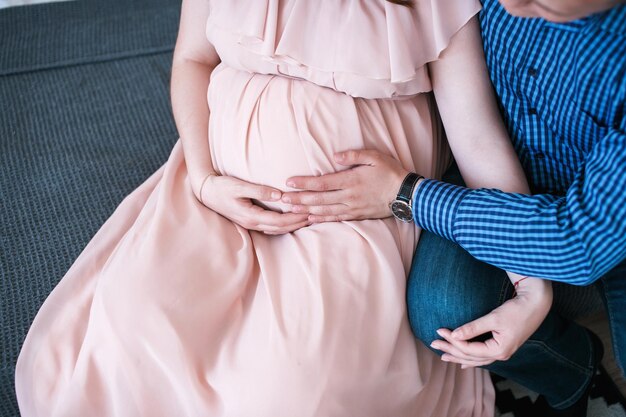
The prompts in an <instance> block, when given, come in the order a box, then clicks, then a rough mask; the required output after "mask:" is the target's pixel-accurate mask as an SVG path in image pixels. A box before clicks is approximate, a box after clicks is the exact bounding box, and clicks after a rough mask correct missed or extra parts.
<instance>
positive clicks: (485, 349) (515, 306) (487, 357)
mask: <svg viewBox="0 0 626 417" xmlns="http://www.w3.org/2000/svg"><path fill="white" fill-rule="evenodd" d="M517 287H518V288H517V293H516V295H515V296H514V297H513V298H511V299H510V300H508V301H506V302H505V303H504V304H502V305H501V306H500V307H498V308H496V309H495V310H493V311H492V312H491V313H489V314H487V315H486V316H483V317H481V318H479V319H477V320H474V321H472V322H470V323H467V324H465V325H463V326H461V327H459V328H457V329H456V330H454V331H450V330H448V329H439V330H438V331H437V333H438V334H439V335H440V336H441V337H442V338H443V340H435V341H434V342H433V343H432V344H431V347H433V348H434V349H437V350H440V351H442V352H443V353H444V354H443V356H442V357H441V360H443V361H445V362H455V363H459V364H461V365H462V368H471V367H477V366H485V365H489V364H491V363H493V362H495V361H506V360H508V359H509V358H510V357H511V356H512V355H513V354H514V353H515V352H516V351H517V349H519V347H520V346H521V345H522V344H524V342H526V340H528V338H529V337H530V336H531V335H532V334H533V333H534V332H535V331H536V330H537V328H539V326H540V325H541V323H542V322H543V320H544V319H545V318H546V316H547V315H548V312H549V311H550V307H551V306H552V283H551V282H550V281H545V280H542V279H538V278H527V279H524V280H523V282H520V283H519V285H518V286H517ZM485 333H491V335H492V337H491V338H489V339H487V340H485V341H472V339H474V338H476V337H477V336H480V335H483V334H485Z"/></svg>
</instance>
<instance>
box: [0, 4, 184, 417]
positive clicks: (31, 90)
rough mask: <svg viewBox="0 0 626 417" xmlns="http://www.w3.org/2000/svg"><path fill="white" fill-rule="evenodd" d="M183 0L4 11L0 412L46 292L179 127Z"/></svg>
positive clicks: (8, 406) (11, 402)
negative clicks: (175, 87)
mask: <svg viewBox="0 0 626 417" xmlns="http://www.w3.org/2000/svg"><path fill="white" fill-rule="evenodd" d="M179 9H180V0H107V1H106V2H105V1H100V0H81V1H76V2H67V3H54V4H45V5H37V6H28V7H19V8H13V9H4V10H1V11H0V416H3V417H5V416H6V417H11V416H17V415H19V413H18V409H17V404H16V400H15V393H14V382H13V381H14V371H15V361H16V360H17V355H18V353H19V349H20V346H21V344H22V342H23V340H24V337H25V336H26V332H27V330H28V327H29V325H30V323H31V322H32V320H33V318H34V316H35V314H36V313H37V310H38V309H39V307H40V306H41V304H42V303H43V301H44V300H45V298H46V296H47V295H48V294H49V293H50V291H51V290H52V289H53V288H54V286H55V285H56V283H57V282H58V281H59V280H60V279H61V277H62V276H63V275H64V273H65V271H66V270H67V269H68V268H69V267H70V265H71V264H72V262H73V260H74V259H75V258H76V257H77V256H78V254H79V253H80V252H81V250H82V249H83V247H84V246H85V245H86V244H87V242H88V241H89V239H90V238H91V237H92V236H93V234H94V233H95V232H96V231H97V230H98V228H99V227H100V225H101V224H102V223H103V222H104V221H105V220H106V219H107V217H108V216H109V215H110V214H111V213H112V212H113V210H114V209H115V207H116V206H117V205H118V204H119V202H120V201H121V200H122V199H123V198H124V196H126V195H127V194H128V193H129V192H130V191H132V190H133V189H134V188H135V187H137V186H138V185H139V184H140V183H141V182H143V180H145V179H146V178H147V177H148V176H149V175H150V174H151V173H153V172H154V171H155V170H156V169H158V167H159V166H160V165H161V164H162V163H163V162H165V160H166V159H167V156H168V154H169V151H170V149H171V147H172V145H173V144H174V142H175V140H176V138H177V133H176V128H175V126H174V123H173V119H172V116H171V110H170V107H169V94H168V88H169V73H170V67H171V51H172V50H173V46H174V42H175V38H176V31H177V26H178V18H179Z"/></svg>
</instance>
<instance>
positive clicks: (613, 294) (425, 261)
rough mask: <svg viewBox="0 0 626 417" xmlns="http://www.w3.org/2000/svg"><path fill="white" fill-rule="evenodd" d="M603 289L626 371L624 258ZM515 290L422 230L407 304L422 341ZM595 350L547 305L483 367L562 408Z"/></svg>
mask: <svg viewBox="0 0 626 417" xmlns="http://www.w3.org/2000/svg"><path fill="white" fill-rule="evenodd" d="M451 182H457V183H458V182H459V181H451ZM600 288H601V291H602V293H603V298H604V301H605V306H606V309H607V313H608V317H609V321H610V327H611V332H612V338H613V346H614V350H615V354H616V358H617V361H618V363H619V365H620V367H621V369H622V372H624V364H625V363H624V360H625V359H626V262H622V263H621V264H620V265H619V266H618V267H616V268H615V269H613V270H612V271H610V272H609V273H608V274H607V275H606V276H605V277H603V278H602V279H601V286H600ZM512 294H513V286H512V285H511V283H510V281H509V279H508V277H507V275H506V273H505V272H503V271H502V270H500V269H498V268H496V267H494V266H491V265H488V264H485V263H483V262H480V261H478V260H476V259H475V258H473V257H472V256H471V255H469V254H468V253H467V252H466V251H465V250H464V249H463V248H461V247H460V246H459V245H457V244H455V243H452V242H450V241H448V240H446V239H443V238H441V237H439V236H436V235H434V234H432V233H429V232H426V231H423V232H422V235H421V238H420V241H419V244H418V247H417V250H416V252H415V257H414V259H413V266H412V268H411V273H410V275H409V281H408V285H407V306H408V314H409V320H410V323H411V327H412V329H413V333H414V334H415V336H416V337H417V338H418V339H420V340H421V341H422V342H424V343H425V344H426V346H429V345H430V343H431V342H432V341H433V340H435V339H438V338H439V336H438V335H437V333H436V330H437V329H440V328H448V329H454V328H456V327H459V326H460V325H462V324H465V323H467V322H469V321H472V320H475V319H477V318H479V317H481V316H483V315H485V314H487V313H489V312H490V311H492V310H493V309H495V308H496V307H498V306H499V305H500V304H502V303H503V302H504V301H506V300H507V299H508V298H510V297H511V296H512ZM511 325H513V326H514V325H515V323H511ZM435 352H436V353H438V354H440V353H441V352H439V351H435ZM593 354H594V353H593V347H592V342H591V338H590V336H589V333H588V332H587V330H586V329H584V328H583V327H581V326H579V325H578V324H576V323H574V322H573V321H570V320H568V319H565V318H564V317H562V316H560V315H559V314H558V313H556V312H555V311H551V312H550V313H549V314H548V316H547V317H546V319H545V320H544V322H543V323H542V325H541V326H540V327H539V329H538V330H537V331H536V332H535V333H534V334H533V335H532V336H531V337H530V339H529V340H528V341H527V342H526V343H525V344H524V345H522V346H521V347H520V349H519V350H518V351H517V352H516V353H515V354H514V355H513V356H512V357H511V358H510V359H509V360H508V361H506V362H495V363H493V364H491V365H489V366H486V367H485V368H486V369H488V370H489V371H491V372H493V373H495V374H498V375H500V376H503V377H505V378H508V379H511V380H513V381H515V382H517V383H519V384H521V385H523V386H525V387H527V388H528V389H531V390H533V391H535V392H538V393H540V394H542V395H544V396H545V397H546V400H547V401H548V403H549V404H550V405H551V406H552V407H554V408H566V407H569V406H570V405H572V404H574V403H575V402H576V401H577V400H578V399H579V398H580V397H581V395H582V394H583V393H584V392H585V390H586V388H587V386H588V385H589V383H590V381H591V377H592V376H593V375H592V373H593V368H594V365H593V362H594V361H593Z"/></svg>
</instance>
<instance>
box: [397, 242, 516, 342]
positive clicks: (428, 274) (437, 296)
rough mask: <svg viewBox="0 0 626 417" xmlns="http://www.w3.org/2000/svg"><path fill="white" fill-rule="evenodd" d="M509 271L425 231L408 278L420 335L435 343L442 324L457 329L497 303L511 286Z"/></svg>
mask: <svg viewBox="0 0 626 417" xmlns="http://www.w3.org/2000/svg"><path fill="white" fill-rule="evenodd" d="M509 286H510V284H509V283H508V278H507V277H506V274H505V273H504V272H503V271H501V270H499V269H497V268H495V267H493V266H491V265H487V264H484V263H482V262H480V261H478V260H476V259H475V258H473V257H472V256H471V255H469V254H468V253H467V252H466V251H465V250H463V249H462V248H461V247H460V246H458V245H456V244H455V243H453V242H449V241H447V240H445V239H443V238H440V237H438V236H435V235H433V234H432V233H424V235H423V236H422V240H421V241H420V244H419V246H418V249H417V251H416V253H415V257H414V259H413V265H412V268H411V273H410V275H409V280H408V283H407V309H408V316H409V322H410V324H411V328H412V330H413V333H414V334H415V336H416V337H417V338H418V339H420V340H421V341H423V342H424V343H426V344H427V345H428V344H430V343H431V342H432V341H433V340H435V339H437V338H439V336H438V335H437V330H438V329H440V328H449V329H454V328H456V327H458V326H461V325H463V324H465V323H467V322H469V321H472V320H474V319H476V318H478V317H481V316H482V315H484V314H487V313H488V312H490V311H491V310H493V309H494V308H496V307H497V306H498V305H500V303H501V302H502V300H503V299H504V298H505V296H506V294H505V293H506V291H508V290H510V287H509Z"/></svg>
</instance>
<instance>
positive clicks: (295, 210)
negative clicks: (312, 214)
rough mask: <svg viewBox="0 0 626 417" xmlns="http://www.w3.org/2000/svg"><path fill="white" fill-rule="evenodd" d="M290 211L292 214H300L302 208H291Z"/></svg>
mask: <svg viewBox="0 0 626 417" xmlns="http://www.w3.org/2000/svg"><path fill="white" fill-rule="evenodd" d="M291 211H292V212H294V213H301V212H302V206H292V207H291Z"/></svg>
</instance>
